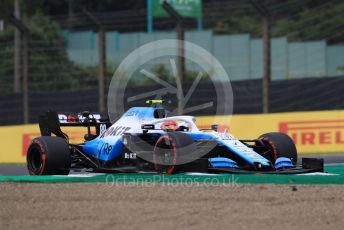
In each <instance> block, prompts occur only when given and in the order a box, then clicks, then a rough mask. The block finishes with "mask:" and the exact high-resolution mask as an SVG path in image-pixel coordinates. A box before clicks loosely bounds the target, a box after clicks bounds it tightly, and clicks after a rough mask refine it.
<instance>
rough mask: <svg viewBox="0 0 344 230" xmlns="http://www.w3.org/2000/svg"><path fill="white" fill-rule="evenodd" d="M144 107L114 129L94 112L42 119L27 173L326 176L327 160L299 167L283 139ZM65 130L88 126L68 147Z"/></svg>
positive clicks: (157, 104) (156, 104)
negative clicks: (240, 134) (245, 136)
mask: <svg viewBox="0 0 344 230" xmlns="http://www.w3.org/2000/svg"><path fill="white" fill-rule="evenodd" d="M147 103H148V104H150V105H149V107H134V108H131V109H129V110H128V111H127V112H125V113H124V114H123V115H122V117H120V118H119V119H118V120H117V121H116V122H115V123H113V124H111V123H110V121H109V119H108V117H106V116H103V115H100V114H91V113H89V112H83V113H81V114H78V115H72V114H58V113H57V112H47V113H46V114H45V115H43V116H40V118H39V126H40V130H41V136H40V137H37V138H35V139H34V140H33V141H32V143H31V145H30V146H29V148H28V151H27V167H28V171H29V173H30V174H31V175H67V174H69V172H70V170H71V169H73V170H81V169H86V170H87V171H92V172H112V173H114V172H126V173H127V172H146V173H147V172H154V173H156V172H158V173H165V174H171V173H183V172H201V173H275V174H276V173H277V174H297V173H309V172H323V169H324V168H323V159H316V158H303V159H302V164H301V165H297V151H296V147H295V144H294V142H293V140H292V139H291V138H290V137H289V136H287V135H286V134H284V133H278V132H272V133H266V134H263V135H261V136H260V137H258V138H256V139H251V140H239V139H237V138H235V137H234V136H232V135H231V134H229V133H227V132H218V130H217V125H212V126H211V127H210V128H209V129H206V130H200V129H199V128H198V127H197V126H196V124H195V118H194V117H192V116H170V117H169V116H167V113H168V111H167V110H166V109H164V107H163V106H162V101H161V100H149V101H147ZM61 126H84V127H87V134H85V136H84V139H85V141H84V142H83V143H80V144H71V143H69V138H68V136H67V135H66V134H65V133H64V132H63V131H62V130H61ZM92 127H95V130H96V133H95V134H93V133H92V132H91V128H92ZM52 134H53V136H52Z"/></svg>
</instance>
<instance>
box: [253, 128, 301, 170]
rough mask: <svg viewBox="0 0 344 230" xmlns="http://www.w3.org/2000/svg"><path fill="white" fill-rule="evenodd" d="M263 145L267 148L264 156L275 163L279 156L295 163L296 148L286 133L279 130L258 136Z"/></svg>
mask: <svg viewBox="0 0 344 230" xmlns="http://www.w3.org/2000/svg"><path fill="white" fill-rule="evenodd" d="M259 139H260V140H261V141H262V142H263V144H264V146H265V147H266V148H267V149H268V150H269V151H268V152H267V153H266V154H265V155H263V156H264V157H266V158H267V159H268V160H270V161H271V162H272V163H275V161H276V159H277V158H279V157H286V158H289V159H290V160H291V162H292V163H293V164H294V165H296V163H297V150H296V146H295V143H294V141H293V139H291V138H290V137H289V136H288V135H287V134H284V133H279V132H271V133H265V134H263V135H261V136H260V137H259Z"/></svg>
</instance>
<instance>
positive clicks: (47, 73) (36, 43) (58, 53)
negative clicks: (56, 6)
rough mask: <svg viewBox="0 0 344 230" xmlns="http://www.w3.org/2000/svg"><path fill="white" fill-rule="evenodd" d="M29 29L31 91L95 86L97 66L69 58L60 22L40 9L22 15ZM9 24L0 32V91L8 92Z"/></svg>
mask: <svg viewBox="0 0 344 230" xmlns="http://www.w3.org/2000/svg"><path fill="white" fill-rule="evenodd" d="M23 21H24V23H25V25H26V26H27V27H28V28H29V30H30V31H31V35H30V41H29V48H30V49H29V50H30V59H29V66H30V69H29V88H30V90H33V91H44V90H65V89H81V88H82V89H85V88H89V87H95V85H96V83H97V68H96V67H85V66H81V65H78V64H75V63H73V62H72V61H70V60H69V58H68V55H67V51H66V50H67V49H66V41H65V39H64V37H63V32H62V30H61V28H60V26H59V25H58V24H57V23H55V22H52V21H50V20H49V19H48V18H47V17H46V16H44V15H43V14H42V13H40V12H36V14H34V15H33V16H31V17H24V19H23ZM13 31H14V27H13V26H7V27H6V29H5V30H4V31H3V32H1V33H0V44H1V47H2V48H1V49H0V92H6V93H10V92H12V88H13V87H12V81H13V80H12V79H13V72H14V64H13V54H14V47H13V42H12V41H13Z"/></svg>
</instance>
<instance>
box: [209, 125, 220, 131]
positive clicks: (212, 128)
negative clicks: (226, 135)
mask: <svg viewBox="0 0 344 230" xmlns="http://www.w3.org/2000/svg"><path fill="white" fill-rule="evenodd" d="M210 127H211V130H214V131H215V132H217V130H218V128H219V125H217V124H213V125H211V126H210Z"/></svg>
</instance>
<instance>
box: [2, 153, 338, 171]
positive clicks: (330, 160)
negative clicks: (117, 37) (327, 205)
mask: <svg viewBox="0 0 344 230" xmlns="http://www.w3.org/2000/svg"><path fill="white" fill-rule="evenodd" d="M302 157H316V158H324V161H325V164H338V163H340V164H343V163H344V154H335V155H301V156H299V158H300V159H301V158H302ZM71 174H80V172H71ZM0 175H28V172H27V169H26V165H24V164H0Z"/></svg>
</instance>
